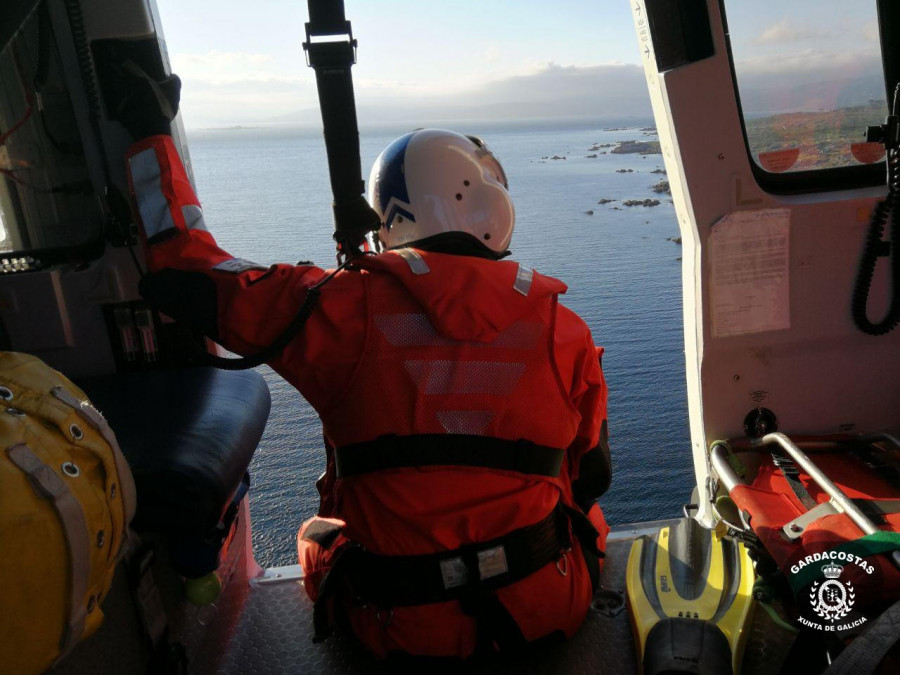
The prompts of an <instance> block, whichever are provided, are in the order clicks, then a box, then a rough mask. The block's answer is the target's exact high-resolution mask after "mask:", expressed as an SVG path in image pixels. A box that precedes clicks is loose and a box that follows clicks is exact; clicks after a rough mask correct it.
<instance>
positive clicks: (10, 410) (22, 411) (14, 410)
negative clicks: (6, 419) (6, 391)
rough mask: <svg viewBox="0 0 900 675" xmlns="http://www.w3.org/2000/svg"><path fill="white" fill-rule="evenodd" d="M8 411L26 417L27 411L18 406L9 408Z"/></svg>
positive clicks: (15, 415)
mask: <svg viewBox="0 0 900 675" xmlns="http://www.w3.org/2000/svg"><path fill="white" fill-rule="evenodd" d="M6 412H7V413H8V414H10V415H12V416H13V417H25V411H24V410H19V409H18V408H7V409H6Z"/></svg>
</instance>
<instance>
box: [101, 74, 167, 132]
mask: <svg viewBox="0 0 900 675" xmlns="http://www.w3.org/2000/svg"><path fill="white" fill-rule="evenodd" d="M121 76H122V79H121V92H122V99H121V101H120V102H119V105H118V106H117V107H116V110H115V113H114V116H115V118H116V119H117V120H119V121H120V122H121V123H122V124H123V125H124V127H125V128H126V129H127V130H128V131H129V133H130V134H131V136H132V137H133V138H134V140H139V139H141V138H147V137H148V136H157V135H160V134H169V135H170V134H171V133H172V120H173V119H175V115H176V114H178V103H179V101H180V99H181V80H180V79H179V78H178V76H177V75H169V76H168V77H167V78H165V79H163V80H155V79H153V78H152V77H151V76H150V75H148V74H147V73H146V72H144V70H143V69H142V68H141V67H140V66H139V65H137V64H136V63H135V62H134V61H126V62H125V63H123V64H122V66H121Z"/></svg>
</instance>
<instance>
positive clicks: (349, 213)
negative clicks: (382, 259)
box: [303, 0, 380, 256]
mask: <svg viewBox="0 0 900 675" xmlns="http://www.w3.org/2000/svg"><path fill="white" fill-rule="evenodd" d="M313 38H328V40H325V41H321V40H320V41H317V42H313ZM344 38H345V39H344ZM356 45H357V42H356V40H355V39H354V38H353V31H352V29H351V27H350V22H349V21H347V19H346V18H345V16H344V3H343V0H309V22H308V23H307V24H306V42H304V43H303V49H304V50H305V51H306V57H307V64H308V65H309V66H310V67H311V68H312V69H313V70H315V72H316V86H317V88H318V91H319V107H320V108H321V110H322V124H323V127H324V133H325V149H326V151H327V153H328V170H329V173H330V177H331V190H332V193H333V194H334V202H333V208H334V239H335V241H336V242H337V244H338V252H339V254H340V255H344V256H352V255H354V254H355V253H356V252H358V250H359V247H360V246H361V245H362V243H363V241H364V240H365V236H366V234H367V233H369V232H373V231H375V230H377V229H378V227H379V226H380V221H379V218H378V214H376V213H375V211H374V210H373V209H372V208H371V207H370V206H369V204H368V202H367V201H366V200H365V198H364V197H363V193H364V192H365V183H364V181H363V178H362V169H361V163H360V156H359V127H358V126H357V121H356V100H355V98H354V95H353V78H352V76H351V74H350V68H351V67H352V66H353V64H354V63H356Z"/></svg>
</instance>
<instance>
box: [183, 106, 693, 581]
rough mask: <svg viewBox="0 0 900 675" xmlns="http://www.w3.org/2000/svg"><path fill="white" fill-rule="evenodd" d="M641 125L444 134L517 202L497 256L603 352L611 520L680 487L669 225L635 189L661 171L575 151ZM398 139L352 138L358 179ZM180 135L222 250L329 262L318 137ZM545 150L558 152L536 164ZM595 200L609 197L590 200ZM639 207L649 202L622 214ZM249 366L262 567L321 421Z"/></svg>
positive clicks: (680, 371)
mask: <svg viewBox="0 0 900 675" xmlns="http://www.w3.org/2000/svg"><path fill="white" fill-rule="evenodd" d="M650 123H651V122H650V120H630V121H628V122H624V123H623V122H615V121H604V122H598V123H596V124H587V123H584V122H581V123H564V122H558V123H553V122H542V123H535V124H530V125H529V124H518V125H515V126H503V125H498V124H472V123H468V124H465V125H454V126H453V127H451V128H454V129H456V130H459V131H462V132H464V133H475V134H478V135H480V136H482V137H483V138H484V139H485V140H486V141H487V143H488V145H489V146H490V147H491V148H492V149H493V151H494V152H495V153H496V154H497V156H498V157H499V158H500V160H501V161H502V163H503V165H504V168H505V169H506V173H507V174H508V177H509V183H510V192H511V194H512V197H513V200H514V202H515V206H516V232H515V235H514V237H513V241H512V246H511V249H512V252H513V254H512V259H513V260H520V261H522V262H523V263H525V264H527V265H529V266H531V267H534V268H535V269H537V270H539V271H541V272H542V273H544V274H549V275H551V276H555V277H558V278H560V279H562V280H563V281H565V283H566V284H568V286H569V291H568V293H567V294H566V295H565V296H563V298H562V301H563V303H564V304H566V305H567V306H569V307H570V308H571V309H573V310H574V311H576V312H578V314H580V315H581V316H582V317H583V318H584V320H585V321H586V322H587V324H588V325H589V326H590V328H591V331H592V333H593V336H594V341H595V342H596V343H597V344H598V345H603V346H604V347H605V348H606V353H605V355H604V357H603V368H604V372H605V374H606V378H607V383H608V386H609V429H610V446H611V449H612V456H613V481H612V487H611V489H610V490H609V492H608V493H607V494H606V495H604V497H603V498H602V499H601V502H600V503H601V505H602V506H603V508H604V511H605V513H606V517H607V520H608V521H609V522H610V523H613V524H621V523H628V522H634V521H642V520H652V519H657V518H665V517H672V516H676V515H678V514H679V513H680V510H681V505H682V504H684V503H686V502H688V501H689V500H690V496H691V489H692V488H693V484H694V479H693V469H692V464H691V448H690V437H689V432H688V418H687V401H686V394H685V383H684V343H683V337H682V317H681V263H680V258H681V247H680V246H679V245H678V244H677V243H676V242H673V241H670V239H672V238H675V237H678V236H679V232H678V227H677V223H676V219H675V212H674V209H673V207H672V204H671V203H670V202H669V195H667V194H662V195H658V194H654V193H653V192H652V190H651V189H650V187H651V186H652V185H653V184H654V183H657V182H658V181H659V180H660V179H663V178H665V176H663V175H657V174H653V173H651V172H652V171H653V170H654V169H660V168H663V164H662V158H661V156H660V155H650V156H646V157H643V156H641V155H636V154H628V155H610V154H600V153H602V152H603V151H604V150H606V151H608V150H609V149H610V148H601V149H600V150H598V151H589V148H591V147H592V146H593V145H594V144H607V143H617V142H618V141H623V140H651V139H655V136H647V135H645V134H646V132H643V131H641V130H640V129H641V127H644V126H646V125H648V124H650ZM621 127H627V128H624V129H623V128H621ZM407 130H408V129H402V128H398V129H377V130H371V131H367V130H365V129H363V130H362V132H361V134H360V139H361V151H362V163H363V167H364V177H366V178H368V171H369V169H370V168H371V166H372V164H373V162H374V160H375V158H376V157H377V156H378V153H379V152H381V150H382V149H383V148H384V147H385V146H386V145H387V144H388V143H389V142H390V141H391V140H393V139H394V138H396V137H397V136H399V135H401V134H402V133H404V132H405V131H407ZM188 141H189V145H190V154H191V163H192V167H193V171H194V176H195V179H196V183H197V186H198V192H199V195H200V199H201V201H202V202H203V207H204V212H205V217H206V222H207V224H208V226H209V228H210V230H211V231H212V233H213V234H214V235H215V237H216V238H217V240H218V241H219V244H220V245H221V246H222V247H223V248H225V249H226V250H228V251H229V252H231V253H232V254H234V255H235V256H238V257H243V258H248V259H251V260H254V261H256V262H259V263H263V264H270V263H275V262H291V263H294V262H297V261H298V260H312V261H314V262H315V263H316V264H319V265H322V266H333V264H334V245H333V242H332V239H331V234H332V231H333V225H332V218H331V192H330V188H329V182H328V171H327V164H326V158H325V150H324V141H323V140H322V136H321V132H319V131H315V130H305V129H290V128H272V127H269V128H250V129H248V128H240V129H218V130H216V129H209V130H197V131H193V132H190V133H189V134H188ZM593 154H597V157H596V158H589V157H588V155H593ZM554 155H556V156H560V157H563V156H564V157H565V159H556V160H552V159H549V158H550V157H553V156H554ZM619 169H632V172H630V173H629V172H625V173H619V172H617V170H619ZM601 198H605V199H613V200H616V201H613V202H610V203H609V204H605V205H600V204H598V203H597V202H598V200H600V199H601ZM646 198H656V199H659V200H660V202H661V204H660V205H659V206H656V207H645V206H634V207H625V206H621V202H622V201H623V200H627V199H641V200H643V199H646ZM591 211H592V212H593V213H592V214H591V213H589V212H591ZM261 372H262V373H263V375H264V376H265V377H266V380H267V381H268V383H269V387H270V389H271V391H272V413H271V416H270V418H269V422H268V425H267V427H266V431H265V434H264V435H263V438H262V441H261V443H260V448H259V450H258V451H257V453H256V456H255V458H254V460H253V463H252V465H251V475H252V487H251V491H250V507H251V518H252V521H253V536H254V551H255V555H256V558H257V560H258V561H259V563H260V564H262V565H264V566H273V565H285V564H293V563H294V562H296V532H297V529H298V527H299V526H300V524H301V522H302V521H303V520H304V519H305V518H307V517H309V516H311V515H313V514H314V513H315V511H316V509H317V506H318V494H317V493H316V490H315V487H314V483H315V481H316V479H317V477H318V476H319V474H321V472H322V471H323V469H324V452H323V450H322V440H321V439H322V435H321V426H320V424H319V421H318V418H317V416H316V414H315V412H314V411H313V410H312V408H311V407H310V406H309V405H308V404H307V403H306V402H305V401H304V400H303V398H302V397H301V396H300V395H299V394H298V393H297V391H296V390H294V389H293V388H292V387H291V386H290V385H288V384H287V383H286V382H285V381H284V380H282V379H281V378H280V377H279V376H278V375H276V374H275V373H273V372H272V371H271V370H269V369H268V368H262V369H261Z"/></svg>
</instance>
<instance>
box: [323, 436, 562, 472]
mask: <svg viewBox="0 0 900 675" xmlns="http://www.w3.org/2000/svg"><path fill="white" fill-rule="evenodd" d="M564 456H565V452H564V451H562V450H559V449H557V448H550V447H547V446H544V445H537V444H536V443H532V442H531V441H526V440H518V441H508V440H504V439H502V438H492V437H490V436H470V435H465V434H419V435H415V436H393V435H391V436H380V437H379V438H376V439H375V440H373V441H366V442H365V443H355V444H353V445H345V446H343V447H340V448H335V450H334V463H335V471H336V475H337V477H338V478H346V477H348V476H358V475H360V474H365V473H371V472H372V471H381V470H383V469H399V468H404V467H419V466H466V467H480V468H485V469H498V470H501V471H516V472H518V473H524V474H529V475H532V476H546V477H548V478H556V477H557V476H559V471H560V469H561V468H562V462H563V457H564Z"/></svg>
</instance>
